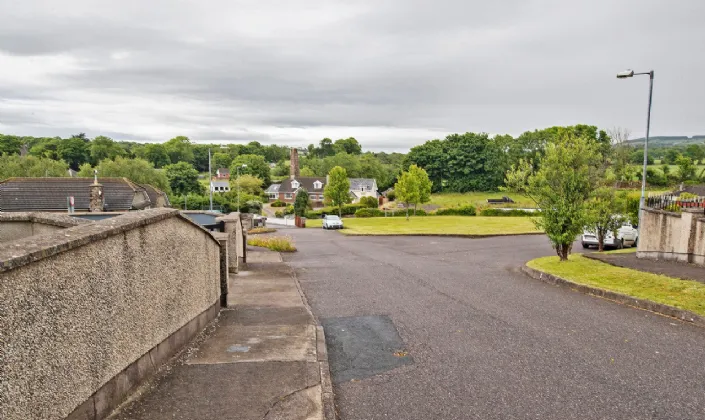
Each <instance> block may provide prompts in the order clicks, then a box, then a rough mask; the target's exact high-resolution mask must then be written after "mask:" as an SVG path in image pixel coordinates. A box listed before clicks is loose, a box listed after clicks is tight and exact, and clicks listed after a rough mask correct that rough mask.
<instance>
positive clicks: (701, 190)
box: [682, 184, 705, 197]
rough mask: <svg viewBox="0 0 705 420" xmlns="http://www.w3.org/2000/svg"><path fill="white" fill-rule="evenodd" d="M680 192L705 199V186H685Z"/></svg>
mask: <svg viewBox="0 0 705 420" xmlns="http://www.w3.org/2000/svg"><path fill="white" fill-rule="evenodd" d="M682 192H687V193H690V194H695V195H697V196H699V197H705V184H699V185H687V186H686V187H685V188H684V189H683V191H682Z"/></svg>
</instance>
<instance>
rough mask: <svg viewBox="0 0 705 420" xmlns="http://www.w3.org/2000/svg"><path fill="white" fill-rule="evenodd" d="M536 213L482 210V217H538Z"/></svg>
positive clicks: (516, 210) (513, 210)
mask: <svg viewBox="0 0 705 420" xmlns="http://www.w3.org/2000/svg"><path fill="white" fill-rule="evenodd" d="M536 215H537V213H536V212H531V211H526V210H519V209H512V210H500V209H482V210H480V216H497V217H531V216H536Z"/></svg>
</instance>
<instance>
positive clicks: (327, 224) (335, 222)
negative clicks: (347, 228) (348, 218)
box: [323, 216, 343, 229]
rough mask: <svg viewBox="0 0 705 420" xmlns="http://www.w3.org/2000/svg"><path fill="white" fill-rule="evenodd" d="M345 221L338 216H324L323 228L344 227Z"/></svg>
mask: <svg viewBox="0 0 705 420" xmlns="http://www.w3.org/2000/svg"><path fill="white" fill-rule="evenodd" d="M342 228H343V221H342V220H340V217H338V216H324V217H323V229H342Z"/></svg>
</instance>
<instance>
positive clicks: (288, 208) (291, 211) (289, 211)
mask: <svg viewBox="0 0 705 420" xmlns="http://www.w3.org/2000/svg"><path fill="white" fill-rule="evenodd" d="M284 214H294V206H292V205H288V206H286V208H285V209H284Z"/></svg>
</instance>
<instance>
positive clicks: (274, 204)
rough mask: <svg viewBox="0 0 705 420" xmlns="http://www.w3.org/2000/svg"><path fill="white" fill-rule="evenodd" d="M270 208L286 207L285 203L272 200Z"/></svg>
mask: <svg viewBox="0 0 705 420" xmlns="http://www.w3.org/2000/svg"><path fill="white" fill-rule="evenodd" d="M271 206H272V207H286V203H285V202H283V201H281V200H274V201H272V204H271Z"/></svg>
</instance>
